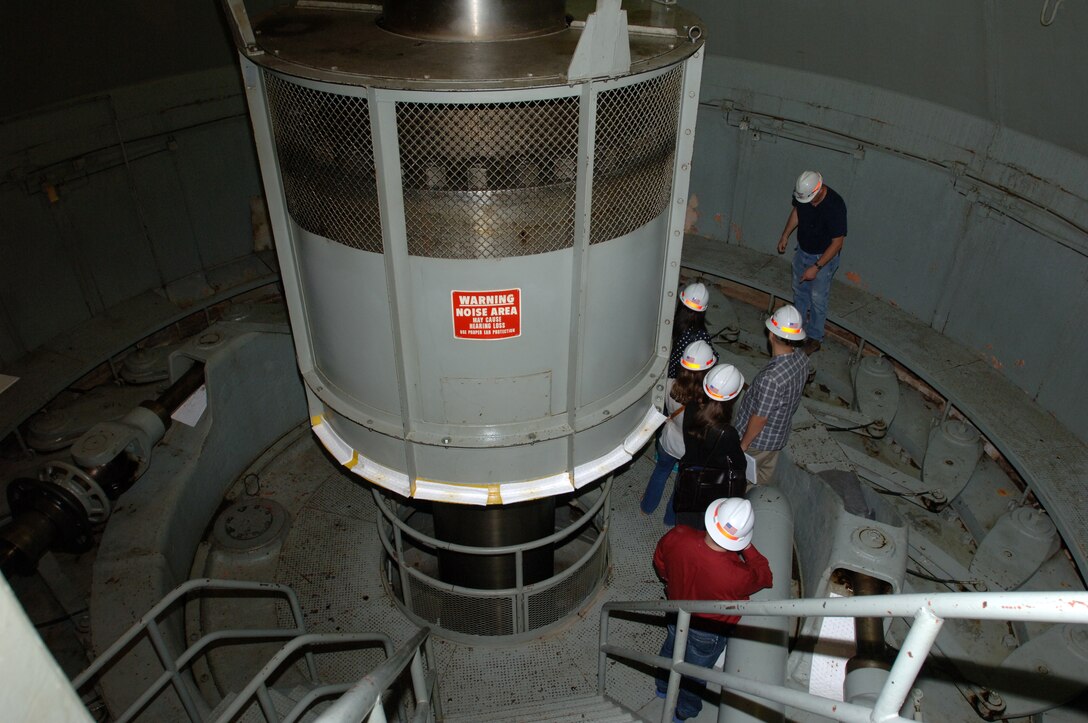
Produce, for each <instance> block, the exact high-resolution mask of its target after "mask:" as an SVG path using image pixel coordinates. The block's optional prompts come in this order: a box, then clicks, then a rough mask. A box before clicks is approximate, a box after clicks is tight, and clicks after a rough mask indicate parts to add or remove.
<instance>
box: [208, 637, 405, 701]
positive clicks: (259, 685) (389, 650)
mask: <svg viewBox="0 0 1088 723" xmlns="http://www.w3.org/2000/svg"><path fill="white" fill-rule="evenodd" d="M342 643H350V644H352V645H353V646H355V647H359V644H360V643H381V645H382V648H383V649H384V651H385V654H386V657H387V658H391V657H392V656H393V641H392V640H391V639H390V638H389V636H388V635H385V634H384V633H307V634H305V635H299V636H298V637H296V638H294V639H293V640H291V641H290V642H288V643H287V644H286V645H284V646H283V647H282V648H280V649H279V651H277V652H276V654H275V655H273V656H272V657H271V658H269V660H268V662H267V663H265V665H264V667H262V668H261V669H260V670H259V671H258V672H257V674H256V675H254V676H253V677H252V678H251V679H250V681H249V683H247V684H246V686H245V687H244V688H242V690H240V691H239V692H238V696H237V697H236V698H235V699H234V700H233V701H231V704H230V705H229V706H227V707H226V708H225V709H224V710H223V711H222V712H221V713H220V714H219V717H218V718H216V721H221V722H222V721H230V720H232V719H233V718H234V717H235V716H237V715H238V714H239V713H240V712H241V711H242V709H243V708H245V707H246V706H247V705H249V703H250V700H251V699H252V698H253V696H254V695H256V696H257V701H258V704H259V705H260V706H261V709H262V711H263V712H264V714H265V716H266V717H267V718H268V719H270V720H278V717H277V716H276V715H275V710H273V709H272V706H271V702H270V699H269V697H268V679H269V678H271V677H272V676H273V675H274V674H275V673H276V672H277V671H278V670H279V669H280V668H281V667H282V666H283V664H284V663H285V662H287V661H288V660H289V659H290V658H292V657H294V656H295V655H296V654H297V653H298V652H299V651H300V650H302V649H306V648H314V647H319V646H327V645H336V644H342ZM388 662H389V660H388V659H387V660H386V663H388ZM386 663H383V664H382V665H385V664H386ZM379 669H380V668H379ZM364 680H365V678H364ZM314 682H315V683H316V677H315V679H314ZM318 697H319V696H318V695H316V694H311V695H307V696H306V697H304V698H303V699H302V700H300V701H299V702H298V703H296V704H295V706H294V708H292V710H291V712H290V713H289V714H288V718H290V719H293V718H295V717H297V716H298V715H299V714H300V713H301V712H302V711H305V709H306V708H305V707H303V704H306V707H309V705H311V704H312V703H313V702H314V700H316V699H317V698H318Z"/></svg>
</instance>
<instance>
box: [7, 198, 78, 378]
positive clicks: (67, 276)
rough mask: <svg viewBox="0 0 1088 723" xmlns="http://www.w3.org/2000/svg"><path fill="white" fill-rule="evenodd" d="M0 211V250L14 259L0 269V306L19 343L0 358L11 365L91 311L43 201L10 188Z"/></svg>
mask: <svg viewBox="0 0 1088 723" xmlns="http://www.w3.org/2000/svg"><path fill="white" fill-rule="evenodd" d="M0 209H2V210H0V249H3V252H4V256H5V257H6V258H9V259H16V258H17V259H18V260H19V262H18V263H5V264H0V305H2V308H3V314H4V316H5V317H6V318H7V320H8V321H9V323H10V325H11V327H12V333H13V335H14V336H15V337H16V339H17V340H18V343H19V347H18V348H16V349H14V350H13V351H14V352H15V353H14V354H13V355H12V356H6V357H5V358H4V361H5V362H8V363H10V362H13V361H15V359H16V358H18V357H20V356H22V354H23V353H25V352H27V351H29V350H31V349H35V348H36V347H38V345H40V344H42V343H43V342H45V341H46V340H47V339H51V338H52V337H54V336H56V335H57V334H59V333H61V332H62V331H65V330H67V329H68V328H70V327H71V326H72V325H73V324H76V323H78V322H80V321H83V320H85V319H87V318H88V317H90V316H91V311H90V308H89V307H88V305H87V301H86V300H85V299H84V298H83V293H82V290H81V288H80V287H81V279H80V275H79V272H78V269H77V266H76V264H75V263H74V261H75V259H74V258H73V257H72V256H71V255H70V254H69V252H68V249H67V248H66V247H65V243H64V239H63V237H62V236H61V235H60V232H59V230H58V229H57V227H56V225H55V224H54V223H53V219H52V218H51V215H50V214H51V209H50V208H49V207H48V206H47V205H46V204H45V203H43V199H42V198H41V197H40V196H26V195H24V194H23V193H22V191H21V189H18V188H16V187H11V186H9V187H6V188H4V189H3V190H0ZM31 239H32V240H33V241H31ZM45 269H50V273H49V274H48V275H46V274H44V273H42V272H44V270H45ZM39 270H42V272H39ZM44 279H48V280H49V282H48V283H43V280H44Z"/></svg>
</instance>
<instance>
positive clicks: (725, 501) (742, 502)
mask: <svg viewBox="0 0 1088 723" xmlns="http://www.w3.org/2000/svg"><path fill="white" fill-rule="evenodd" d="M703 522H704V523H705V524H706V531H707V532H708V533H709V534H710V539H712V540H714V542H715V543H717V544H718V545H720V546H721V547H724V548H725V549H727V550H734V551H737V552H739V551H740V550H743V549H744V548H746V547H748V545H749V543H751V541H752V530H753V529H754V528H755V526H756V513H755V512H754V511H753V510H752V503H751V502H749V501H748V500H746V499H744V498H743V497H722V498H720V499H716V500H714V501H713V502H711V503H710V506H709V507H707V508H706V515H705V516H704V518H703Z"/></svg>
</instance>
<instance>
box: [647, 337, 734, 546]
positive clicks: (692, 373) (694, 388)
mask: <svg viewBox="0 0 1088 723" xmlns="http://www.w3.org/2000/svg"><path fill="white" fill-rule="evenodd" d="M717 361H718V357H717V355H716V354H715V353H714V349H713V348H712V347H711V346H710V344H708V343H707V342H705V341H696V342H694V343H692V344H689V345H688V347H687V348H686V349H685V350H684V353H683V354H682V355H681V357H680V364H679V366H680V371H679V373H678V374H677V375H676V378H675V379H670V380H669V381H668V382H667V383H666V386H665V413H666V414H668V415H669V418H668V419H667V420H666V421H665V424H664V425H662V427H661V432H660V433H659V434H658V435H657V465H656V466H655V467H654V471H653V473H652V474H651V475H650V481H649V482H647V483H646V491H645V492H643V493H642V501H641V502H640V503H639V507H641V509H642V511H643V512H644V513H645V514H647V515H651V514H653V513H654V510H656V509H657V505H658V504H659V503H660V502H661V495H662V493H663V492H664V491H665V484H666V483H667V482H668V481H669V475H670V474H672V468H673V466H674V465H675V464H676V462H677V460H679V459H680V458H681V457H683V456H684V407H685V405H687V404H689V403H691V402H693V401H696V400H698V399H699V398H700V397H702V396H703V377H704V376H706V372H707V370H708V369H710V368H711V367H712V366H714V364H715V363H716V362H717ZM665 524H666V525H668V526H670V527H671V526H672V525H674V524H676V517H675V515H674V514H673V509H672V498H671V497H670V498H669V504H668V505H667V506H666V507H665Z"/></svg>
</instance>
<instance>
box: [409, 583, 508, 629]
mask: <svg viewBox="0 0 1088 723" xmlns="http://www.w3.org/2000/svg"><path fill="white" fill-rule="evenodd" d="M408 580H409V583H408V585H409V586H410V587H411V588H412V604H411V607H410V609H411V610H412V612H414V613H415V614H416V615H418V616H419V617H421V618H423V619H424V620H429V621H431V622H433V623H434V624H435V625H436V626H438V627H440V628H442V629H444V630H452V631H453V632H457V633H462V634H464V635H480V636H494V635H513V634H514V633H516V632H517V630H516V629H515V626H514V596H512V595H497V596H494V597H487V596H484V597H477V596H469V595H464V594H459V593H455V592H450V591H449V590H444V589H442V588H440V587H437V586H435V585H432V584H431V583H430V582H428V581H427V580H425V579H422V578H419V577H416V576H414V575H409V576H408Z"/></svg>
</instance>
